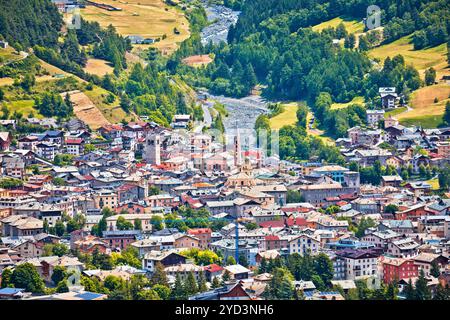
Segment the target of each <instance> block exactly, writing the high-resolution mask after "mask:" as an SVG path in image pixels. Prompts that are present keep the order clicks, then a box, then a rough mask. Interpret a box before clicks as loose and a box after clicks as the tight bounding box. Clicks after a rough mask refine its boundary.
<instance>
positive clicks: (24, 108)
mask: <svg viewBox="0 0 450 320" xmlns="http://www.w3.org/2000/svg"><path fill="white" fill-rule="evenodd" d="M4 103H5V105H6V107H7V108H8V109H9V112H10V114H13V113H14V112H19V113H21V114H22V115H23V116H24V117H26V118H28V116H30V115H33V117H34V118H43V116H42V115H41V114H40V113H39V111H38V110H36V109H35V108H34V107H33V106H34V100H17V101H9V102H4ZM0 114H2V116H3V112H2V111H0Z"/></svg>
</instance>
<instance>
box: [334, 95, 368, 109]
mask: <svg viewBox="0 0 450 320" xmlns="http://www.w3.org/2000/svg"><path fill="white" fill-rule="evenodd" d="M351 104H362V105H364V97H354V98H353V100H352V101H350V102H346V103H333V104H332V105H331V110H334V109H343V108H346V107H348V106H349V105H351Z"/></svg>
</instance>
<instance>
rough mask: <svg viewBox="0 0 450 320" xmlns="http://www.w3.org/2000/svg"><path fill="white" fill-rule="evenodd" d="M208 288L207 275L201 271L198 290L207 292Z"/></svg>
mask: <svg viewBox="0 0 450 320" xmlns="http://www.w3.org/2000/svg"><path fill="white" fill-rule="evenodd" d="M207 290H208V286H207V285H206V277H205V273H204V272H203V271H200V272H199V274H198V291H199V292H205V291H207Z"/></svg>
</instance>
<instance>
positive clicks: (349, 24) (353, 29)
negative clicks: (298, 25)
mask: <svg viewBox="0 0 450 320" xmlns="http://www.w3.org/2000/svg"><path fill="white" fill-rule="evenodd" d="M341 22H342V23H343V24H344V26H345V29H346V30H347V32H348V33H362V32H363V31H364V24H363V23H362V21H357V20H355V19H353V18H348V17H344V16H342V17H336V18H334V19H331V20H328V21H325V22H322V23H320V24H318V25H315V26H313V27H312V29H313V30H314V31H321V30H323V29H325V28H328V27H333V28H336V27H337V26H338V25H339V24H340V23H341Z"/></svg>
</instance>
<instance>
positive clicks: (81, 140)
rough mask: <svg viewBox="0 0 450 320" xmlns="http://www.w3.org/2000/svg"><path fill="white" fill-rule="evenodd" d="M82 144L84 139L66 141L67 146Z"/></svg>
mask: <svg viewBox="0 0 450 320" xmlns="http://www.w3.org/2000/svg"><path fill="white" fill-rule="evenodd" d="M82 142H83V139H81V138H74V139H66V144H81V143H82Z"/></svg>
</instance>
